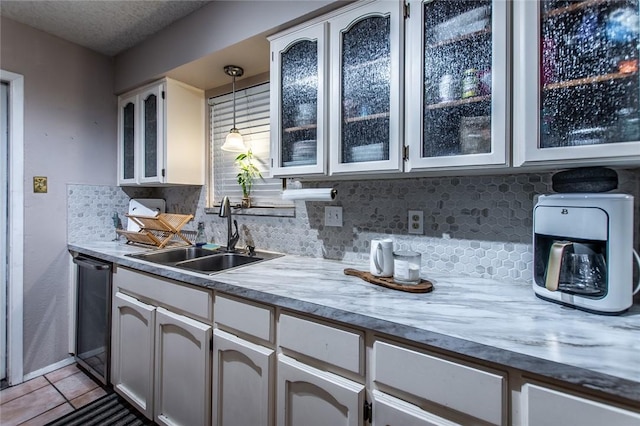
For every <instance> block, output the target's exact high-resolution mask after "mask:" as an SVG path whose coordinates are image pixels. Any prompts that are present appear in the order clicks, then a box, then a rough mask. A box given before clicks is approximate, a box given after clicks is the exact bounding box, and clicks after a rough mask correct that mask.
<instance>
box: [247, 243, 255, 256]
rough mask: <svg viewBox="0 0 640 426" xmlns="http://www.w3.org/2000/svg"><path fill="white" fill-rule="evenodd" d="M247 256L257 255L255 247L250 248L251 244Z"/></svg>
mask: <svg viewBox="0 0 640 426" xmlns="http://www.w3.org/2000/svg"><path fill="white" fill-rule="evenodd" d="M247 255H249V256H255V255H256V248H255V247H254V246H250V245H249V244H247Z"/></svg>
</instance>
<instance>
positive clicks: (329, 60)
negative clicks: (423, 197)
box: [270, 1, 404, 177]
mask: <svg viewBox="0 0 640 426" xmlns="http://www.w3.org/2000/svg"><path fill="white" fill-rule="evenodd" d="M403 35H404V22H403V2H396V1H363V2H358V3H355V4H353V5H349V6H346V7H345V8H343V9H340V10H339V11H337V12H333V13H331V14H329V15H326V16H323V17H322V18H319V19H318V20H317V21H315V22H311V23H309V24H305V25H304V26H301V27H298V28H296V29H294V30H292V31H288V32H286V33H284V34H279V35H276V36H274V37H273V38H270V41H271V96H272V97H271V123H272V124H271V125H272V128H271V141H272V142H271V150H272V154H271V156H272V176H274V177H289V176H314V175H315V176H327V175H334V174H359V173H372V172H375V173H380V172H399V171H402V155H401V151H402V133H403V126H402V102H403V96H402V80H403V78H404V75H403V73H404V61H403Z"/></svg>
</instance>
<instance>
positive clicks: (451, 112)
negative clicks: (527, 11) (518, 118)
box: [406, 0, 509, 171]
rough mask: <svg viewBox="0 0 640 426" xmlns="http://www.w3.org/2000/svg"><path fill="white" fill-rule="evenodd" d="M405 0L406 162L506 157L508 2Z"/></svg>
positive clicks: (425, 164) (451, 165)
mask: <svg viewBox="0 0 640 426" xmlns="http://www.w3.org/2000/svg"><path fill="white" fill-rule="evenodd" d="M409 5H410V8H411V14H410V17H409V19H408V24H407V25H408V29H407V54H406V61H407V62H406V65H407V69H408V72H407V82H406V92H407V114H406V115H407V120H406V123H407V129H406V134H407V145H408V146H409V158H408V160H407V169H408V170H409V171H412V170H433V169H455V168H473V167H487V166H490V167H502V166H506V165H508V153H509V150H508V143H509V140H508V137H507V117H508V111H509V109H508V108H509V105H508V95H507V81H508V78H507V70H508V61H509V56H508V51H507V46H508V43H507V37H508V13H507V9H508V3H507V2H506V1H505V0H495V1H491V0H450V1H429V0H414V1H411V2H410V3H409Z"/></svg>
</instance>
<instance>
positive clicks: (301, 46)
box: [271, 23, 328, 177]
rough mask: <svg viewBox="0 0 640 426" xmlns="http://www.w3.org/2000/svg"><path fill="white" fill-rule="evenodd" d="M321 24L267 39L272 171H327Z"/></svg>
mask: <svg viewBox="0 0 640 426" xmlns="http://www.w3.org/2000/svg"><path fill="white" fill-rule="evenodd" d="M326 39H327V24H326V23H319V24H315V25H312V26H309V27H306V28H304V29H302V30H299V31H296V32H294V33H291V34H288V35H286V36H284V37H281V38H278V39H275V40H273V41H272V43H271V152H272V166H271V173H272V176H277V177H280V176H297V175H302V174H304V175H314V174H318V175H323V174H326V173H327V141H328V138H327V134H326V123H327V120H326V111H327V108H326V87H327V68H326V66H327V60H326V57H327V52H326V49H327V40H326Z"/></svg>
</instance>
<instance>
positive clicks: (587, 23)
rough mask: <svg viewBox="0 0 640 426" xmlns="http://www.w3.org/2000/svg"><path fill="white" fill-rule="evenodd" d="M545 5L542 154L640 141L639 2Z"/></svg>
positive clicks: (606, 0) (604, 0) (594, 0)
mask: <svg viewBox="0 0 640 426" xmlns="http://www.w3.org/2000/svg"><path fill="white" fill-rule="evenodd" d="M540 7H541V10H540V61H539V63H540V99H541V103H540V148H554V147H566V146H569V147H571V146H584V145H596V144H606V143H618V142H633V141H638V140H640V115H639V112H638V101H639V99H638V90H639V88H640V87H639V84H638V75H639V74H638V58H639V55H638V47H639V40H638V33H639V13H638V0H627V1H615V0H591V1H544V2H541V4H540Z"/></svg>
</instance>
